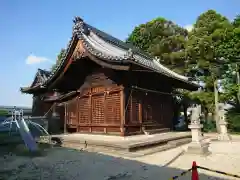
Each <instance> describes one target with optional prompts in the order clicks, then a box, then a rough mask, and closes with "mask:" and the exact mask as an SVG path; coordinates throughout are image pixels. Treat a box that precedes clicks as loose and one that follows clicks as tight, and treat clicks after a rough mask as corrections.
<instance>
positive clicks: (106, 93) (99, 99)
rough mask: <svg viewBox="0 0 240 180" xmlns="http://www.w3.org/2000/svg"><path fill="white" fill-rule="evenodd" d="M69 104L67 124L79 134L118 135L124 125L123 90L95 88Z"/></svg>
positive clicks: (117, 88) (116, 87)
mask: <svg viewBox="0 0 240 180" xmlns="http://www.w3.org/2000/svg"><path fill="white" fill-rule="evenodd" d="M84 93H85V94H82V95H79V96H78V97H76V98H75V99H73V100H71V101H70V102H69V103H68V104H67V116H66V117H67V124H68V125H69V126H70V127H71V128H76V131H77V132H96V133H117V134H120V132H121V129H120V127H121V124H122V113H121V112H122V110H121V108H122V103H121V99H122V98H121V94H122V88H120V87H118V86H115V87H112V88H109V87H95V88H90V89H88V90H85V91H84Z"/></svg>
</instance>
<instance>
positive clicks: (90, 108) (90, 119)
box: [88, 89, 92, 132]
mask: <svg viewBox="0 0 240 180" xmlns="http://www.w3.org/2000/svg"><path fill="white" fill-rule="evenodd" d="M88 103H89V106H88V108H89V109H88V118H89V119H88V124H90V127H89V132H92V90H91V89H90V94H89V101H88Z"/></svg>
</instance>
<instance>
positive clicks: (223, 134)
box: [218, 110, 232, 141]
mask: <svg viewBox="0 0 240 180" xmlns="http://www.w3.org/2000/svg"><path fill="white" fill-rule="evenodd" d="M219 119H220V121H219V128H220V134H219V135H218V140H219V141H230V140H232V138H231V136H230V135H229V134H228V130H227V122H226V120H225V111H224V110H221V111H220V112H219Z"/></svg>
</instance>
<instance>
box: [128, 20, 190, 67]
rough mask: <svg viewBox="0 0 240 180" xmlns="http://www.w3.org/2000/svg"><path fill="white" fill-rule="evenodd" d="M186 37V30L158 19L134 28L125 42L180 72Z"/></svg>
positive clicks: (170, 22)
mask: <svg viewBox="0 0 240 180" xmlns="http://www.w3.org/2000/svg"><path fill="white" fill-rule="evenodd" d="M187 35H188V32H187V30H186V29H184V28H182V27H180V26H178V25H176V24H174V23H173V22H172V21H168V20H166V19H164V18H161V17H159V18H156V19H153V20H152V21H149V22H147V23H146V24H141V25H139V26H137V27H135V29H134V30H133V32H132V33H131V34H130V36H129V37H128V39H127V42H128V43H132V44H133V45H135V46H137V47H139V48H140V49H142V50H144V51H146V52H148V53H150V54H151V55H153V56H156V57H158V58H160V59H161V62H162V63H163V64H165V65H166V66H168V67H171V68H174V69H175V70H176V71H179V72H182V71H181V70H182V69H181V68H180V67H183V65H184V59H185V58H184V57H185V53H184V51H183V50H184V45H185V42H186V37H187ZM176 66H177V67H178V68H176Z"/></svg>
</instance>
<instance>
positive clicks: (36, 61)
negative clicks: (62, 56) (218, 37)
mask: <svg viewBox="0 0 240 180" xmlns="http://www.w3.org/2000/svg"><path fill="white" fill-rule="evenodd" d="M239 7H240V1H239V0H181V1H177V0H168V1H166V0H147V1H146V0H118V1H117V0H102V1H100V0H91V1H90V0H88V1H87V0H85V1H84V0H81V1H80V0H68V1H57V0H51V1H49V0H38V1H32V0H22V1H20V0H1V1H0V49H1V50H0V61H1V65H0V85H1V86H0V105H18V106H29V107H30V106H31V104H32V97H31V96H30V95H25V94H21V93H20V91H19V88H20V87H21V86H27V85H30V84H31V82H32V80H33V77H34V75H35V72H36V70H37V68H45V69H49V68H50V67H51V65H52V63H53V62H54V61H55V59H56V56H57V54H58V52H59V51H60V49H61V48H63V47H66V45H67V42H68V40H69V38H70V36H71V30H72V19H73V17H74V16H80V17H82V18H83V19H84V20H85V21H86V22H88V23H89V24H91V25H93V26H96V27H97V28H99V29H101V30H103V31H106V32H108V33H110V34H112V35H113V36H116V37H118V38H120V39H122V40H124V39H126V38H127V36H128V34H130V33H131V31H132V30H133V28H134V27H135V26H136V25H139V24H141V23H145V22H147V21H149V20H151V19H153V18H156V17H158V16H162V17H165V18H166V19H169V20H172V21H173V22H175V23H177V24H179V25H181V26H189V25H192V24H193V23H194V21H195V20H196V18H197V16H198V15H199V14H200V13H202V12H204V11H206V10H208V9H215V10H216V11H218V12H219V13H221V14H223V15H225V16H226V17H228V18H229V19H233V18H234V17H235V15H236V14H238V13H240V9H239Z"/></svg>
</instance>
